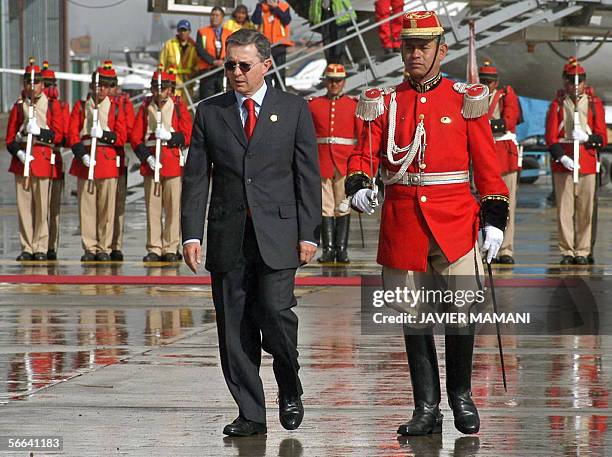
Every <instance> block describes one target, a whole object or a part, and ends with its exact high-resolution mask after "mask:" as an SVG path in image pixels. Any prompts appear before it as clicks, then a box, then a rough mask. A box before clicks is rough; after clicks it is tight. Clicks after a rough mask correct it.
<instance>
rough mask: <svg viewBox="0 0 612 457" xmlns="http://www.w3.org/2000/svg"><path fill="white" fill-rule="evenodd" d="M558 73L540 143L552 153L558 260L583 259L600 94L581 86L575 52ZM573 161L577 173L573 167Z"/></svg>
mask: <svg viewBox="0 0 612 457" xmlns="http://www.w3.org/2000/svg"><path fill="white" fill-rule="evenodd" d="M563 79H564V88H563V89H562V90H560V91H559V92H557V97H556V98H555V100H553V101H552V103H551V105H550V108H549V109H548V114H547V116H546V144H547V145H548V148H549V151H550V154H551V156H552V158H553V159H554V162H553V164H552V172H553V181H554V186H555V198H556V202H557V217H558V225H557V230H558V234H559V249H560V250H561V255H562V258H561V265H573V264H575V265H587V264H588V259H587V256H588V255H589V254H590V253H591V238H592V224H593V207H594V200H595V183H596V173H597V168H598V160H597V149H598V148H601V147H603V146H605V145H606V144H607V131H606V121H605V112H604V108H603V103H602V101H601V99H600V98H598V97H596V96H594V95H593V94H592V91H591V90H586V89H587V88H586V86H585V84H586V72H585V70H584V68H583V67H582V66H581V65H579V63H578V62H577V60H576V59H575V58H572V59H570V62H569V63H568V64H566V65H565V67H564V69H563ZM576 82H577V83H578V84H577V85H576ZM576 100H577V102H576ZM575 117H578V121H579V122H578V123H576V122H575ZM574 145H575V146H576V147H575V149H574ZM575 152H576V153H577V157H576V154H575ZM576 159H578V161H579V162H578V163H576ZM576 166H578V170H577V171H578V173H575V172H574V168H575V167H576Z"/></svg>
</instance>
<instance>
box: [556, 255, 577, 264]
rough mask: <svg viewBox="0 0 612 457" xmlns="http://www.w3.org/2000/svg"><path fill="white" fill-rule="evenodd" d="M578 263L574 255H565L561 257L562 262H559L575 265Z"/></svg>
mask: <svg viewBox="0 0 612 457" xmlns="http://www.w3.org/2000/svg"><path fill="white" fill-rule="evenodd" d="M575 263H576V260H575V259H574V256H571V255H564V256H563V257H562V258H561V262H559V264H560V265H574V264H575Z"/></svg>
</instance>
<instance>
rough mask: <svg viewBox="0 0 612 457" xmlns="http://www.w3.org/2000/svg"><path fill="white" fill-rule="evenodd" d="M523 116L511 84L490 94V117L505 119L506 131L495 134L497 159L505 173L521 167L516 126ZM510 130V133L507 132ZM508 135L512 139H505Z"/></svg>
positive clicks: (502, 171) (492, 118)
mask: <svg viewBox="0 0 612 457" xmlns="http://www.w3.org/2000/svg"><path fill="white" fill-rule="evenodd" d="M520 117H521V105H520V103H519V100H518V97H517V96H516V93H515V92H514V90H513V89H512V87H510V86H506V87H505V88H503V89H497V90H496V91H495V92H494V93H493V94H491V96H490V104H489V119H491V120H495V119H503V120H504V122H505V124H506V132H504V133H500V134H494V135H493V138H494V139H495V149H496V150H497V159H498V160H499V166H500V170H501V173H502V174H503V175H505V174H507V173H512V172H514V171H518V170H519V169H520V167H519V164H518V159H519V153H518V146H517V144H516V126H517V124H518V122H519V119H520ZM507 132H509V134H508V133H507ZM508 136H511V137H514V138H512V139H504V138H507V137H508Z"/></svg>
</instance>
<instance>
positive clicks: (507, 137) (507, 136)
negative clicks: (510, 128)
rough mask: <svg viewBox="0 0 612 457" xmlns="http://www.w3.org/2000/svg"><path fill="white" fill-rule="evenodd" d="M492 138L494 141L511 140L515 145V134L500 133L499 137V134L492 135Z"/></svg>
mask: <svg viewBox="0 0 612 457" xmlns="http://www.w3.org/2000/svg"><path fill="white" fill-rule="evenodd" d="M493 138H494V139H495V141H507V140H511V141H514V142H515V143H516V133H512V132H506V133H502V134H501V135H500V134H497V135H493Z"/></svg>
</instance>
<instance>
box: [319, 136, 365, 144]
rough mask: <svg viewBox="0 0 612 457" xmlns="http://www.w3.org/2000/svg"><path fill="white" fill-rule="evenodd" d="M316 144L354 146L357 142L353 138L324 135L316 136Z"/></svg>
mask: <svg viewBox="0 0 612 457" xmlns="http://www.w3.org/2000/svg"><path fill="white" fill-rule="evenodd" d="M317 143H318V144H343V145H347V146H354V145H356V144H357V140H355V139H354V138H340V137H338V136H326V137H324V138H317Z"/></svg>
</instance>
